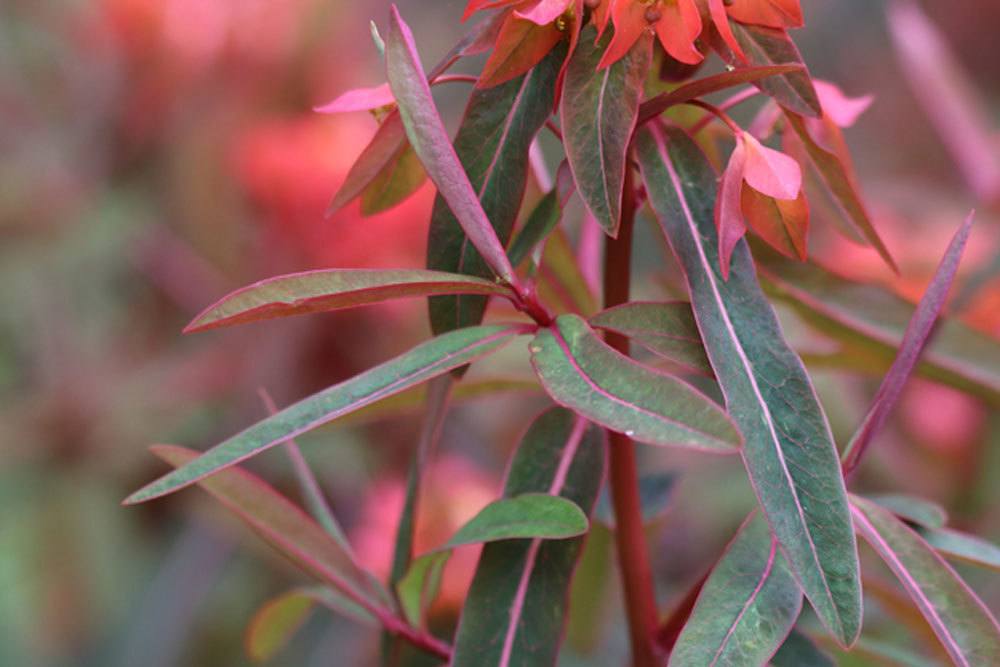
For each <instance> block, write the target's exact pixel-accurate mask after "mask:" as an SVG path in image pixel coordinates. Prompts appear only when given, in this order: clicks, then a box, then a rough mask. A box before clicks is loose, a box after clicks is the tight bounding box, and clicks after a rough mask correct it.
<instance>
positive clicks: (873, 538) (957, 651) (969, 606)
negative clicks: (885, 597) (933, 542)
mask: <svg viewBox="0 0 1000 667" xmlns="http://www.w3.org/2000/svg"><path fill="white" fill-rule="evenodd" d="M851 501H852V504H853V512H854V519H855V526H857V529H858V532H859V533H860V534H861V535H862V536H863V537H864V538H865V541H867V542H868V544H870V545H871V547H872V548H873V549H874V550H875V551H876V552H877V553H878V555H879V556H881V558H882V560H884V561H885V563H886V565H888V566H889V569H890V570H892V572H893V574H895V575H896V577H897V578H898V579H899V581H900V583H901V584H902V585H903V588H905V589H906V592H907V593H909V595H910V597H911V598H912V599H913V601H914V603H916V605H917V607H918V608H919V609H920V612H921V613H922V614H923V615H924V618H926V619H927V622H928V623H929V624H930V626H931V628H933V629H934V633H935V634H936V635H937V636H938V639H939V640H940V641H941V644H942V645H943V646H944V648H945V650H946V651H947V652H948V655H949V656H951V659H952V660H953V661H954V662H955V664H956V665H967V666H968V667H973V666H974V665H988V664H993V662H994V661H995V660H996V657H997V656H998V655H1000V625H998V624H997V621H996V619H995V618H993V615H992V614H991V613H990V611H989V609H988V608H987V607H986V605H984V604H983V602H982V601H981V600H980V599H979V598H978V597H976V594H975V593H973V592H972V590H971V589H970V588H969V587H968V586H967V585H966V584H965V582H964V581H962V579H961V578H960V577H959V576H958V574H957V573H956V572H955V571H954V570H953V569H952V568H951V566H950V565H948V563H946V562H945V561H944V559H943V558H941V556H939V555H938V554H937V553H936V552H935V551H934V550H933V549H932V548H931V547H930V546H929V545H928V544H927V542H925V541H924V540H923V539H922V538H921V537H920V535H919V534H917V533H916V532H915V531H914V530H913V529H912V528H910V527H908V526H907V525H906V524H905V523H903V522H902V521H900V520H899V519H897V518H896V517H895V516H893V515H892V513H890V512H889V511H888V510H885V509H882V508H881V507H879V506H878V505H876V504H875V503H873V502H870V501H868V500H865V499H863V498H859V497H857V496H852V498H851Z"/></svg>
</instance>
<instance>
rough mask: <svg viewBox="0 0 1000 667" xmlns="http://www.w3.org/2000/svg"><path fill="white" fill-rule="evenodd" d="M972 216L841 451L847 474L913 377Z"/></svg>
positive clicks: (961, 250)
mask: <svg viewBox="0 0 1000 667" xmlns="http://www.w3.org/2000/svg"><path fill="white" fill-rule="evenodd" d="M972 217H973V216H972V215H971V214H970V215H969V217H968V218H966V219H965V222H964V223H963V224H962V226H961V227H960V228H959V230H958V232H957V233H956V234H955V237H954V238H953V239H952V240H951V243H950V244H949V245H948V249H947V250H946V251H945V253H944V257H943V258H942V259H941V264H940V265H938V269H937V271H936V272H935V273H934V278H932V279H931V283H930V285H929V286H928V287H927V291H926V292H924V296H923V298H921V299H920V303H919V304H917V309H916V311H914V313H913V318H912V319H911V320H910V324H909V325H908V326H907V327H906V333H904V334H903V340H902V342H901V343H900V346H899V352H898V353H897V354H896V360H895V361H894V362H893V363H892V367H891V368H890V369H889V372H888V373H887V374H886V376H885V379H884V380H882V385H881V386H880V387H879V389H878V392H877V393H876V394H875V399H874V400H873V401H872V405H871V407H870V408H869V409H868V413H867V414H866V415H865V418H864V420H863V421H862V422H861V426H860V427H859V428H858V431H857V433H855V434H854V437H852V438H851V441H850V443H848V445H847V449H845V450H844V457H843V458H844V470H845V472H850V471H852V470H854V469H855V468H856V467H857V466H858V463H859V462H860V461H861V457H862V456H863V455H864V452H865V450H866V449H867V448H868V446H869V445H870V444H871V442H872V440H873V439H874V438H875V436H877V435H878V433H879V431H881V430H882V427H883V426H884V425H885V420H886V419H887V418H888V416H889V413H890V412H892V409H893V408H895V407H896V403H897V402H898V401H899V397H900V395H901V394H902V393H903V387H904V386H906V382H907V380H909V379H910V375H912V374H913V369H914V368H916V365H917V361H919V359H920V355H921V354H923V351H924V348H925V347H926V346H927V343H928V342H929V341H930V335H931V332H932V331H933V329H934V325H935V324H936V323H937V320H938V317H939V316H940V314H941V310H942V308H944V303H945V300H946V299H947V298H948V292H949V291H951V283H952V281H953V280H954V279H955V273H956V272H957V271H958V263H959V261H960V260H961V259H962V252H963V251H964V250H965V244H966V242H967V241H968V240H969V232H970V231H971V230H972Z"/></svg>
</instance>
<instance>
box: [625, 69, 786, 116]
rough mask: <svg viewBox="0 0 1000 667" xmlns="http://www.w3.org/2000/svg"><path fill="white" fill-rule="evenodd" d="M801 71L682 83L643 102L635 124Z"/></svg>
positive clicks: (740, 72)
mask: <svg viewBox="0 0 1000 667" xmlns="http://www.w3.org/2000/svg"><path fill="white" fill-rule="evenodd" d="M804 69H805V65H802V64H801V63H790V64H785V65H764V66H761V67H738V68H736V69H734V70H731V71H728V72H722V73H721V74H713V75H712V76H706V77H703V78H701V79H696V80H695V81H691V82H689V83H685V84H684V85H683V86H678V87H676V88H674V89H673V90H671V91H668V92H665V93H660V94H659V95H657V96H656V97H652V98H650V99H648V100H646V101H645V102H643V103H642V105H641V106H640V107H639V120H638V124H639V125H644V124H645V123H647V122H649V121H650V120H652V119H654V118H656V117H657V116H659V115H660V114H661V113H663V112H664V111H666V110H667V109H669V108H670V107H672V106H676V105H678V104H683V103H684V102H690V101H691V100H694V99H697V98H699V97H704V96H705V95H710V94H712V93H717V92H719V91H721V90H725V89H726V88H732V87H733V86H739V85H741V84H744V83H754V82H758V81H761V80H763V79H766V78H768V77H772V76H780V75H785V74H791V73H795V72H802V71H803V70H804Z"/></svg>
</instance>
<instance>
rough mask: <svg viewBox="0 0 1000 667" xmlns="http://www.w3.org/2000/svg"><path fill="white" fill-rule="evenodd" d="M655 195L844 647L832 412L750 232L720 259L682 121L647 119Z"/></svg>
mask: <svg viewBox="0 0 1000 667" xmlns="http://www.w3.org/2000/svg"><path fill="white" fill-rule="evenodd" d="M636 147H637V149H638V152H637V155H638V159H639V163H640V166H641V168H642V174H643V178H644V180H645V182H646V191H647V193H648V195H649V201H650V203H651V204H652V207H653V209H654V211H655V213H656V216H657V218H658V219H659V221H660V225H661V227H662V228H663V231H664V234H665V236H666V237H667V239H668V241H669V242H670V246H671V247H672V249H673V251H674V254H675V255H676V256H677V258H678V260H679V262H680V263H681V266H682V267H683V269H684V273H685V275H686V279H687V284H688V290H689V292H690V294H691V305H692V307H693V308H694V314H695V318H696V320H697V322H698V328H699V329H700V330H701V336H702V340H703V341H704V343H705V350H706V351H707V352H708V357H709V359H710V360H711V362H712V367H713V368H714V369H715V375H716V378H717V380H718V382H719V386H720V387H721V389H722V391H723V393H724V394H725V397H726V405H727V408H728V410H729V413H730V414H731V415H732V416H733V419H734V420H735V421H736V424H737V426H739V428H740V430H741V431H742V433H743V436H744V438H745V440H746V441H745V444H744V447H743V459H744V463H745V464H746V468H747V472H748V473H749V475H750V481H751V483H752V484H753V485H754V490H755V492H756V494H757V498H758V500H759V501H760V504H761V507H762V508H763V510H764V513H765V514H766V516H767V519H768V523H770V525H771V526H772V527H773V529H774V532H775V535H776V537H777V538H778V541H779V542H780V543H781V546H782V551H783V552H784V555H785V556H786V557H787V559H788V561H789V564H790V566H791V568H792V570H793V571H794V572H795V573H796V576H797V579H798V580H799V582H800V583H801V585H802V587H803V590H804V592H805V594H806V597H808V598H809V601H810V603H811V604H812V606H813V608H814V609H815V610H816V612H817V615H818V616H819V617H820V619H821V620H822V622H823V624H824V625H826V626H827V628H828V629H829V630H830V631H831V632H832V633H833V635H834V636H835V637H836V638H837V639H838V641H840V642H841V643H842V644H844V645H845V646H849V645H850V644H852V643H853V642H854V640H855V639H856V638H857V636H858V633H859V632H860V629H861V582H860V576H859V566H858V556H857V542H856V539H855V537H854V532H853V529H852V527H851V516H850V511H849V508H848V503H847V493H846V490H845V488H844V479H843V477H842V475H841V472H840V462H839V460H838V457H837V451H836V448H835V446H834V443H833V436H832V435H831V433H830V426H829V424H828V422H827V419H826V415H825V414H824V412H823V409H822V407H821V406H820V404H819V400H818V399H817V398H816V393H815V391H814V390H813V387H812V382H811V381H810V379H809V376H808V375H807V374H806V372H805V369H804V368H803V366H802V362H801V360H800V359H799V358H798V357H797V356H796V354H795V352H793V351H792V349H791V348H790V347H789V345H788V343H787V342H786V341H785V340H784V336H783V335H782V331H781V327H780V326H779V325H778V320H777V318H776V317H775V314H774V311H773V309H772V308H771V305H770V303H768V301H767V299H766V298H765V297H764V294H763V293H762V292H761V290H760V286H759V285H758V283H757V276H756V274H755V272H754V266H753V260H752V258H751V256H750V252H749V250H748V248H747V245H746V243H745V241H740V243H739V244H737V245H736V247H735V250H734V252H733V260H732V266H731V272H730V276H729V280H728V281H726V280H723V278H722V275H721V274H720V269H719V267H718V262H715V261H713V258H715V257H718V235H717V233H716V229H715V222H714V216H713V209H714V206H715V195H716V176H715V172H714V171H713V170H712V168H711V166H710V165H709V164H708V162H707V160H706V159H705V156H704V155H703V154H702V153H701V151H700V149H698V147H697V146H696V145H695V144H694V143H693V142H692V141H691V139H690V138H688V136H687V135H686V134H684V133H683V132H681V131H676V130H672V131H670V132H669V134H668V135H666V136H664V135H662V134H659V133H658V131H657V133H654V131H653V129H650V128H643V129H642V130H641V131H640V132H639V134H638V135H637V139H636Z"/></svg>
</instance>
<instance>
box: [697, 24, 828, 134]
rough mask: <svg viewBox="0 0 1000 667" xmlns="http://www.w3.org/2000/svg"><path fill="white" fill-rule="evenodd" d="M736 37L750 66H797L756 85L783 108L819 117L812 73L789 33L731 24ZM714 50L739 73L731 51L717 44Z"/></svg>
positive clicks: (774, 29)
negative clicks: (810, 74) (810, 73)
mask: <svg viewBox="0 0 1000 667" xmlns="http://www.w3.org/2000/svg"><path fill="white" fill-rule="evenodd" d="M732 29H733V34H734V35H735V36H736V40H737V41H738V42H739V44H740V46H741V47H742V48H743V52H744V53H745V54H746V55H747V58H749V60H750V64H751V65H756V66H758V67H764V66H767V65H776V64H791V65H797V66H798V69H797V71H792V72H788V73H785V74H781V75H779V76H775V77H768V78H763V79H760V80H758V81H754V82H753V83H754V85H755V86H757V87H758V88H760V90H761V91H763V92H764V93H765V94H767V95H769V96H770V97H773V98H774V99H775V100H777V102H778V103H779V104H781V105H782V106H784V107H786V108H788V109H791V110H792V111H794V112H795V113H798V114H802V115H803V116H809V117H811V118H819V117H820V116H822V115H823V107H822V105H821V104H820V101H819V96H818V95H817V94H816V89H815V88H814V87H813V84H812V78H811V77H810V76H809V70H808V69H806V66H805V63H804V62H803V61H802V56H801V54H799V50H798V48H796V46H795V43H794V42H793V41H792V38H791V37H789V36H788V33H787V32H786V31H785V30H783V29H780V28H767V27H764V26H757V25H747V24H743V23H735V22H734V23H732ZM713 46H714V47H715V49H716V50H717V51H718V52H719V54H720V55H722V57H723V58H725V59H726V60H727V62H729V64H730V65H734V66H736V67H737V71H739V64H740V63H739V60H738V58H737V57H736V56H735V55H734V54H733V53H732V52H731V51H730V50H729V48H728V47H727V46H726V45H724V44H722V43H719V42H717V43H716V44H713Z"/></svg>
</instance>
